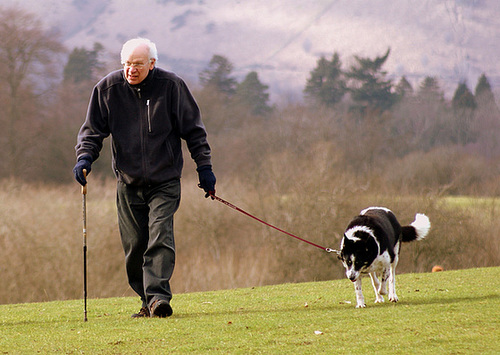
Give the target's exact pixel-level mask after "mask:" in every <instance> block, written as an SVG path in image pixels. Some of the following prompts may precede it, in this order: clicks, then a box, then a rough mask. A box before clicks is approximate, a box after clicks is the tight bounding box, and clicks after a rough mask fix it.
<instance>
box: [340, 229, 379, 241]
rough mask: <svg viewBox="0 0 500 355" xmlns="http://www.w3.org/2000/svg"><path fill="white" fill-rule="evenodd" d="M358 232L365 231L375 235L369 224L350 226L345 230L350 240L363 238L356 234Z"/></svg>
mask: <svg viewBox="0 0 500 355" xmlns="http://www.w3.org/2000/svg"><path fill="white" fill-rule="evenodd" d="M356 232H365V233H368V234H369V235H371V236H372V237H374V232H373V230H372V229H371V228H369V227H367V226H354V227H352V228H349V229H348V230H347V231H346V232H345V237H346V238H347V239H349V240H352V241H353V242H357V241H358V240H361V239H360V238H358V237H356V236H355V235H354V234H356Z"/></svg>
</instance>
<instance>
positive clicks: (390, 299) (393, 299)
mask: <svg viewBox="0 0 500 355" xmlns="http://www.w3.org/2000/svg"><path fill="white" fill-rule="evenodd" d="M389 301H391V302H394V303H396V302H397V301H399V298H398V296H397V295H396V294H394V295H389Z"/></svg>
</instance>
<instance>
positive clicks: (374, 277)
mask: <svg viewBox="0 0 500 355" xmlns="http://www.w3.org/2000/svg"><path fill="white" fill-rule="evenodd" d="M369 275H370V278H371V279H372V285H373V290H374V291H375V303H383V302H384V297H382V295H381V293H380V281H379V280H378V278H377V274H376V273H374V272H370V274H369Z"/></svg>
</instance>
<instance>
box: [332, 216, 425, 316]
mask: <svg viewBox="0 0 500 355" xmlns="http://www.w3.org/2000/svg"><path fill="white" fill-rule="evenodd" d="M430 228H431V223H430V221H429V218H428V217H427V216H426V215H424V214H420V213H417V214H416V216H415V220H414V221H413V222H412V223H411V224H410V225H408V226H401V225H400V224H399V222H398V220H397V219H396V216H395V215H394V213H392V211H391V210H389V209H387V208H384V207H369V208H367V209H364V210H363V211H361V213H360V215H359V216H357V217H355V218H354V219H353V220H352V221H351V222H350V223H349V225H348V226H347V228H346V230H345V233H344V237H343V238H342V241H341V243H340V251H339V252H338V253H339V259H340V260H342V263H343V264H344V267H345V269H346V276H347V278H348V279H349V280H351V281H352V282H354V289H355V291H356V308H360V307H366V304H365V299H364V297H363V293H362V291H361V276H362V275H363V274H369V275H370V278H371V279H372V284H373V289H374V290H375V295H376V299H375V303H379V302H384V297H382V295H386V294H387V286H386V284H387V281H388V282H389V300H390V301H392V302H397V301H398V296H397V295H396V265H397V264H398V259H399V251H400V249H401V242H411V241H414V240H421V239H423V238H425V236H426V235H427V233H428V232H429V229H430ZM379 277H380V280H379Z"/></svg>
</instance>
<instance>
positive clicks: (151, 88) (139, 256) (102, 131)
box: [73, 38, 216, 317]
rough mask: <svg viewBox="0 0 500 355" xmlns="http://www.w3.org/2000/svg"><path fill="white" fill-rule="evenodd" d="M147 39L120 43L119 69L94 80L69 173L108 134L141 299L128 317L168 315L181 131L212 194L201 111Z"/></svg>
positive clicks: (82, 165) (79, 174)
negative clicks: (160, 64) (162, 65)
mask: <svg viewBox="0 0 500 355" xmlns="http://www.w3.org/2000/svg"><path fill="white" fill-rule="evenodd" d="M157 59H158V55H157V50H156V46H155V44H154V43H153V42H151V41H149V40H147V39H143V38H136V39H132V40H129V41H127V42H126V43H125V44H124V45H123V47H122V51H121V61H122V64H123V70H117V71H114V72H111V73H110V74H108V75H107V76H105V77H104V78H103V79H101V81H99V83H98V84H97V85H96V86H95V87H94V90H93V92H92V96H91V98H90V103H89V107H88V111H87V116H86V119H85V122H84V123H83V125H82V127H81V129H80V131H79V133H78V142H77V145H76V147H75V149H76V155H77V163H76V165H75V167H74V169H73V172H74V174H75V179H76V180H77V181H78V182H79V183H80V184H82V185H85V184H86V183H87V181H86V179H85V176H84V173H83V170H84V169H86V171H87V173H89V172H90V170H91V165H92V163H93V162H94V161H95V160H96V159H97V158H98V157H99V152H100V150H101V148H102V142H103V140H104V139H105V138H106V137H108V136H109V135H111V136H112V158H113V170H114V172H115V175H116V177H117V180H118V183H117V210H118V225H119V230H120V236H121V240H122V245H123V249H124V251H125V265H126V270H127V276H128V281H129V284H130V286H131V287H132V289H133V290H134V291H135V292H136V293H137V294H138V295H139V296H140V297H141V300H142V307H141V310H140V311H139V313H137V314H134V315H133V316H132V317H149V316H151V317H153V316H157V317H168V316H170V315H172V308H171V306H170V300H171V299H172V292H171V290H170V277H171V275H172V272H173V270H174V263H175V244H174V235H173V216H174V213H175V212H176V210H177V208H178V207H179V202H180V177H181V171H182V166H183V158H182V151H181V139H184V140H185V141H186V143H187V147H188V149H189V152H190V153H191V157H192V159H193V160H194V162H195V163H196V166H197V171H198V175H199V182H200V184H199V186H200V187H201V188H203V189H204V191H205V193H206V195H205V197H208V196H210V195H211V194H215V182H216V179H215V176H214V174H213V172H212V163H211V151H210V146H209V144H208V142H207V134H206V131H205V127H204V125H203V123H202V120H201V116H200V111H199V109H198V106H197V104H196V102H195V100H194V98H193V97H192V95H191V93H190V91H189V89H188V88H187V86H186V84H185V83H184V81H183V80H182V79H180V78H179V77H178V76H176V75H175V74H174V73H171V72H168V71H165V70H163V69H161V68H157V67H155V64H156V61H157Z"/></svg>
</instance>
